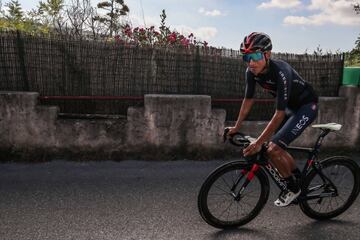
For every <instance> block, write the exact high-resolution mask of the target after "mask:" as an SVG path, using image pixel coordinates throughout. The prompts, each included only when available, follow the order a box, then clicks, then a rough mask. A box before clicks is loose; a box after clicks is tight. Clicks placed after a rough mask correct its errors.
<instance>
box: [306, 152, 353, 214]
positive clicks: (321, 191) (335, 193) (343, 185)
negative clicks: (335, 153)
mask: <svg viewBox="0 0 360 240" xmlns="http://www.w3.org/2000/svg"><path fill="white" fill-rule="evenodd" d="M319 166H320V171H321V172H322V175H321V174H319V172H317V171H316V170H315V169H312V170H311V171H310V172H309V174H308V175H307V177H306V180H305V183H304V185H303V191H304V193H305V194H304V196H305V199H306V200H304V201H302V202H300V207H301V210H302V211H303V212H304V213H305V214H306V215H307V216H309V217H311V218H314V219H318V220H324V219H329V218H333V217H336V216H338V215H340V214H341V213H343V212H344V211H346V210H347V209H348V208H349V207H350V206H351V205H352V203H353V202H354V201H355V199H356V197H357V196H358V194H359V181H360V176H359V174H360V173H359V166H358V165H357V164H356V162H354V161H353V160H351V159H350V158H347V157H340V156H339V157H330V158H327V159H325V160H322V161H321V162H320V165H319Z"/></svg>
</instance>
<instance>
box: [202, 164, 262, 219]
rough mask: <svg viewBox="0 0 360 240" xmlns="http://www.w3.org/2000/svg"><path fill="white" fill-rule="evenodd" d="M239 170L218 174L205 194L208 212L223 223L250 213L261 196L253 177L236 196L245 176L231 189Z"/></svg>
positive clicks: (257, 183)
mask: <svg viewBox="0 0 360 240" xmlns="http://www.w3.org/2000/svg"><path fill="white" fill-rule="evenodd" d="M241 176H243V175H242V173H241V170H239V169H233V170H230V171H228V172H226V173H225V174H223V175H221V176H219V177H218V178H217V179H216V180H215V181H214V183H213V184H212V185H211V188H210V189H209V191H208V194H207V199H206V200H207V207H208V210H209V213H210V214H211V215H212V216H213V217H214V218H216V219H218V221H221V222H223V223H227V224H230V223H236V222H239V221H242V220H243V219H244V218H246V217H248V216H249V215H251V212H252V211H253V210H254V209H255V207H256V205H257V203H258V201H259V199H260V197H261V184H260V181H259V179H258V178H257V177H254V178H253V179H252V181H251V182H250V183H249V185H248V186H247V187H246V189H245V190H244V191H243V192H242V194H241V195H240V197H239V198H236V195H237V193H238V192H239V189H240V186H242V184H243V183H244V181H245V179H246V177H243V178H242V179H241V181H240V182H239V184H238V185H237V187H236V189H234V191H231V189H232V188H233V186H234V185H235V182H236V181H237V179H238V178H239V177H241Z"/></svg>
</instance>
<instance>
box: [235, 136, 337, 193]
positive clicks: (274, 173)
mask: <svg viewBox="0 0 360 240" xmlns="http://www.w3.org/2000/svg"><path fill="white" fill-rule="evenodd" d="M329 132H330V130H323V131H322V132H321V134H320V135H319V137H318V139H317V141H316V143H315V146H314V148H303V147H288V148H287V150H293V151H297V152H306V153H308V160H307V161H306V163H305V166H304V168H303V170H302V172H301V179H300V181H301V182H303V181H304V179H305V177H306V174H307V173H308V171H309V170H310V169H311V168H313V169H314V170H315V171H316V173H317V174H318V175H319V176H320V177H321V179H322V180H323V182H324V183H325V182H327V183H329V184H330V185H331V187H332V188H333V189H335V194H337V188H336V186H335V185H334V184H333V183H332V181H331V180H330V179H329V178H328V177H326V176H325V175H324V174H323V173H322V171H321V170H320V168H319V167H318V163H317V161H316V159H317V154H318V152H319V149H320V147H321V143H322V141H323V139H324V137H325V136H326V135H327V134H328V133H329ZM265 150H266V147H265V148H263V149H262V151H261V152H260V153H258V154H260V158H259V159H260V160H259V161H257V163H254V164H253V165H252V166H251V170H250V171H245V170H244V172H242V174H241V176H240V177H239V178H238V179H237V181H236V182H235V183H234V185H233V188H232V189H231V190H232V192H234V190H235V189H236V186H237V185H238V184H239V182H240V181H241V179H242V178H243V177H245V175H247V177H246V178H247V179H246V181H245V182H244V183H243V185H242V186H241V188H240V189H239V191H238V193H237V194H236V195H235V194H234V197H236V198H238V199H239V198H240V195H241V193H242V192H243V191H244V189H245V188H246V186H247V185H248V184H249V183H250V181H251V180H252V178H253V177H254V174H255V172H256V171H258V169H259V168H260V167H262V168H263V169H264V170H265V171H266V172H267V173H268V175H269V176H270V177H271V178H272V179H273V181H274V182H275V184H276V185H277V186H278V187H279V188H280V190H287V183H286V181H284V179H283V177H282V176H281V175H280V173H279V171H278V170H277V169H276V168H275V167H274V166H273V165H272V164H271V162H269V161H268V160H267V159H266V157H265ZM315 190H316V189H314V190H313V191H315ZM328 195H332V196H333V195H334V193H329V194H325V193H323V194H321V195H320V194H316V195H310V196H306V197H305V196H301V200H303V199H307V200H309V199H318V198H322V197H326V196H328Z"/></svg>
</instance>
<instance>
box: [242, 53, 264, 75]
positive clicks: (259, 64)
mask: <svg viewBox="0 0 360 240" xmlns="http://www.w3.org/2000/svg"><path fill="white" fill-rule="evenodd" d="M268 56H269V55H268V53H263V56H262V58H261V59H260V60H254V59H252V58H250V60H249V62H246V64H247V66H248V68H249V70H250V71H251V72H252V73H253V74H254V75H259V74H260V73H261V72H262V71H263V70H264V69H265V67H266V58H268Z"/></svg>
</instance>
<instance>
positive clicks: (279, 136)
mask: <svg viewBox="0 0 360 240" xmlns="http://www.w3.org/2000/svg"><path fill="white" fill-rule="evenodd" d="M316 116H317V104H316V103H310V104H306V105H304V106H302V107H300V109H299V110H298V111H296V112H295V113H294V114H293V115H292V116H291V117H290V118H289V119H288V120H287V121H286V123H285V124H284V125H283V126H282V127H281V129H280V130H279V131H277V132H276V133H275V135H274V136H273V137H272V139H271V142H270V144H269V148H268V155H269V157H270V159H271V160H272V161H273V163H274V165H275V167H276V168H278V170H279V171H280V173H281V174H282V175H283V177H285V178H286V177H289V176H291V175H292V171H293V170H294V169H295V168H296V164H295V161H294V159H293V157H292V156H291V155H290V154H289V153H288V152H287V151H286V150H285V149H286V147H287V146H288V145H289V144H290V143H291V142H293V141H294V140H295V139H296V138H297V137H299V136H300V134H301V133H302V132H303V131H304V130H305V129H306V128H307V127H308V126H309V125H310V124H311V123H312V122H313V121H314V120H315V118H316Z"/></svg>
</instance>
